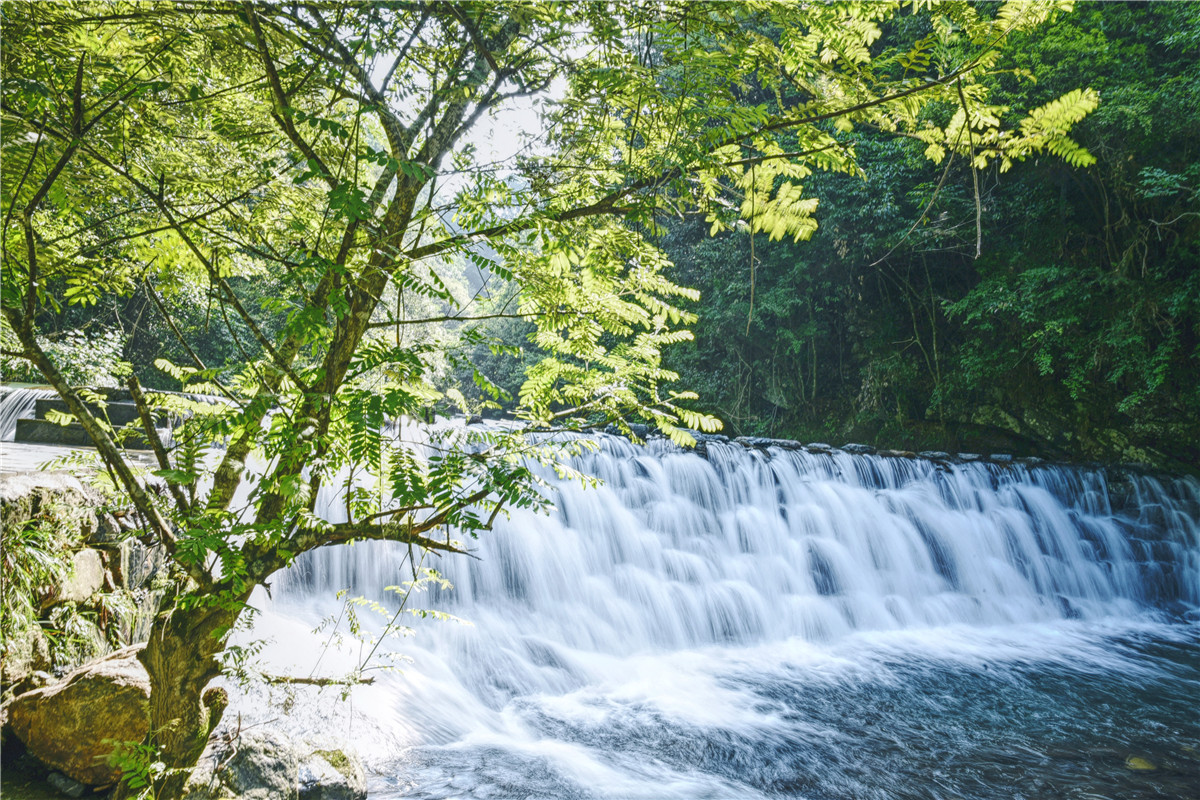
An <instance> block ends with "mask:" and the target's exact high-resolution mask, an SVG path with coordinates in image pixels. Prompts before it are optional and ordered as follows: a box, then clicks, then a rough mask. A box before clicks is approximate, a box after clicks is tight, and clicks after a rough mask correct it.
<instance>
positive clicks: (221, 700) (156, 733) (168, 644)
mask: <svg viewBox="0 0 1200 800" xmlns="http://www.w3.org/2000/svg"><path fill="white" fill-rule="evenodd" d="M240 600H241V601H244V600H245V598H241V599H240ZM241 601H235V602H219V604H213V605H203V606H195V607H191V608H181V607H179V606H177V605H175V604H174V603H169V604H168V607H167V608H165V609H164V610H163V611H161V612H159V614H158V617H157V618H156V619H155V621H154V627H153V632H152V634H151V638H150V640H149V641H148V642H147V643H146V647H145V649H143V650H142V652H141V653H140V655H139V658H140V659H141V661H142V664H143V665H144V666H145V667H146V671H147V672H148V673H149V675H150V733H149V735H148V736H147V744H149V745H150V746H151V747H152V748H153V749H154V750H155V752H156V755H155V758H156V759H157V760H158V761H161V762H162V764H163V765H164V766H165V770H164V771H163V772H162V773H161V774H159V775H157V776H156V777H155V779H154V781H153V788H154V794H153V797H155V798H156V800H178V798H181V797H183V793H184V788H185V787H186V785H187V780H188V777H189V776H190V775H191V772H192V768H193V767H195V765H196V762H197V761H198V760H199V759H200V755H201V754H202V753H203V752H204V747H205V745H206V744H207V743H208V739H209V736H210V735H211V734H212V732H213V730H214V729H215V728H216V727H217V725H218V723H220V721H221V716H222V714H223V713H224V711H225V706H226V705H227V704H228V697H227V695H226V693H225V691H224V690H223V689H207V687H208V684H209V682H210V681H211V680H212V679H213V678H215V677H217V676H218V675H219V674H220V673H221V667H220V663H219V662H218V661H217V659H216V656H217V654H219V653H220V652H221V651H222V650H224V647H225V639H226V636H227V634H228V631H229V630H230V628H231V627H232V626H233V624H234V622H236V621H237V618H238V615H239V614H240V613H241V609H242V607H243V606H242V602H241ZM210 602H214V603H218V601H216V599H215V598H211V599H210ZM138 791H139V790H133V789H130V788H129V787H128V786H126V785H124V784H122V785H121V786H120V787H118V789H117V791H116V793H115V794H114V800H124V799H125V798H131V797H135V796H136V795H137V794H138Z"/></svg>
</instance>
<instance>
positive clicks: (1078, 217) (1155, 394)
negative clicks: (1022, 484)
mask: <svg viewBox="0 0 1200 800" xmlns="http://www.w3.org/2000/svg"><path fill="white" fill-rule="evenodd" d="M1198 45H1200V6H1197V5H1195V4H1189V3H1146V4H1132V3H1088V4H1083V5H1081V6H1079V7H1077V8H1076V9H1075V10H1074V12H1073V13H1071V14H1069V15H1067V16H1065V17H1063V18H1062V19H1061V20H1060V21H1058V22H1056V23H1055V25H1054V26H1053V27H1052V28H1051V29H1050V30H1048V31H1045V32H1041V33H1039V34H1038V35H1036V36H1029V37H1022V38H1021V39H1020V40H1019V44H1017V45H1016V46H1014V47H1013V48H1012V49H1010V50H1009V51H1008V53H1007V55H1006V58H1005V62H1004V64H1003V66H1004V67H1006V68H1008V69H1010V70H1012V72H1010V73H1009V74H1006V75H1002V76H998V77H997V78H996V79H995V80H996V84H995V85H996V90H997V95H996V96H995V99H996V100H997V101H998V102H1000V103H1003V104H1006V105H1012V106H1014V107H1017V108H1020V107H1024V106H1027V105H1031V104H1037V103H1041V102H1045V101H1047V100H1049V99H1051V98H1053V97H1056V96H1058V95H1061V94H1062V93H1064V92H1066V91H1068V90H1070V89H1072V88H1075V87H1078V86H1091V87H1093V88H1095V89H1096V90H1097V91H1099V93H1100V96H1101V105H1100V107H1099V108H1098V110H1097V111H1095V112H1094V113H1093V114H1091V115H1090V116H1089V117H1088V118H1087V119H1085V120H1084V121H1083V122H1081V123H1080V124H1079V125H1078V126H1077V127H1076V129H1075V132H1076V135H1077V137H1078V139H1079V141H1080V142H1081V143H1082V144H1084V145H1085V146H1086V147H1087V148H1088V150H1089V151H1090V152H1091V153H1092V154H1093V155H1094V156H1095V157H1096V163H1095V164H1094V165H1091V166H1089V167H1086V168H1083V167H1072V166H1070V165H1067V164H1064V163H1063V162H1062V161H1059V160H1057V159H1047V158H1042V159H1037V160H1028V161H1025V162H1023V163H1019V164H1016V165H1014V166H1013V168H1012V169H1011V170H1010V171H1008V172H1001V171H1000V170H999V169H998V166H997V165H996V164H993V165H991V166H990V167H989V168H987V169H983V170H980V171H979V172H978V175H977V178H978V181H979V192H980V203H981V209H980V210H981V212H982V213H981V218H980V224H981V228H982V239H981V243H977V229H976V219H975V217H976V207H975V192H974V185H973V178H972V175H971V172H970V170H969V168H968V165H967V160H966V159H962V158H958V159H952V160H950V163H949V164H945V163H944V164H941V165H934V164H931V163H930V162H929V161H927V160H926V159H925V158H924V157H923V156H922V154H921V151H922V150H923V148H924V146H923V145H922V144H920V143H916V142H912V141H905V140H899V139H896V138H894V137H887V136H882V135H880V134H879V133H878V132H874V131H870V130H865V131H862V132H860V133H858V134H857V137H858V143H857V146H858V148H859V153H860V160H861V163H862V164H863V167H864V172H865V176H864V177H861V178H860V177H848V176H843V175H817V176H814V181H813V182H814V184H815V186H816V187H817V188H816V194H817V195H818V196H819V197H820V198H821V205H820V207H819V209H818V211H817V214H816V216H817V218H818V220H819V221H820V225H821V227H820V229H819V230H818V231H817V233H816V234H815V235H814V236H813V238H812V240H811V241H809V242H803V243H800V244H793V243H791V242H788V241H784V242H768V241H766V237H757V238H756V241H755V242H754V243H753V245H752V244H751V241H750V237H749V236H748V235H745V234H735V235H726V236H724V237H718V238H716V239H708V238H707V237H706V233H707V231H706V226H704V225H702V224H701V223H699V222H696V221H686V222H680V223H676V224H674V225H672V226H671V232H670V234H669V235H668V236H667V237H666V238H665V240H664V245H663V246H664V248H665V249H666V250H667V252H668V253H670V254H671V256H672V257H673V258H674V260H675V261H676V263H677V264H678V266H679V267H680V272H679V273H677V278H678V280H680V281H681V282H682V283H684V284H686V285H690V286H695V287H697V288H698V289H700V292H701V297H702V300H701V302H700V304H699V306H698V307H697V311H698V316H699V322H697V324H696V325H695V326H694V331H695V333H696V341H695V343H694V345H687V346H685V347H683V348H680V349H678V350H676V351H674V352H673V353H672V354H671V355H670V356H669V359H668V363H669V364H670V365H671V366H672V367H673V368H675V369H677V370H678V371H679V372H680V373H681V375H682V376H683V380H684V382H685V383H687V384H688V385H689V386H692V387H694V388H696V389H697V390H698V391H699V392H700V394H701V396H702V397H704V398H705V399H706V401H707V402H708V403H709V404H710V405H709V407H710V408H711V409H713V410H714V412H715V413H717V414H718V415H719V416H721V417H722V419H724V420H725V421H726V423H727V426H728V428H729V429H730V431H732V432H735V433H741V434H756V435H768V436H777V437H795V438H801V439H805V440H813V439H821V440H829V439H832V440H835V443H837V442H838V441H865V442H869V443H872V444H877V445H879V446H884V447H887V446H891V447H904V448H914V449H961V450H964V451H967V450H982V451H984V452H988V451H998V450H1002V451H1010V452H1017V453H1023V454H1029V455H1042V456H1049V457H1056V458H1072V459H1101V460H1134V461H1143V462H1152V463H1158V464H1161V465H1167V466H1170V467H1173V468H1182V469H1194V468H1195V465H1196V464H1197V463H1200V449H1198V445H1200V269H1198V268H1197V265H1198V264H1200V236H1198V234H1200V161H1198V158H1197V156H1198V155H1200V153H1198V152H1197V149H1198V147H1200V143H1198V142H1197V139H1196V137H1195V131H1196V130H1197V128H1198V127H1200V104H1197V102H1196V99H1195V98H1196V97H1197V96H1200V63H1198V62H1197V60H1196V58H1195V53H1196V49H1197V46H1198ZM1019 69H1025V70H1030V71H1032V72H1033V73H1034V74H1035V75H1036V76H1037V80H1036V82H1035V81H1033V80H1029V79H1028V78H1022V77H1019V76H1017V74H1016V71H1017V70H1019ZM977 244H980V247H979V254H978V256H977V255H976V247H977ZM752 246H753V248H754V249H753V252H754V265H753V270H752V267H751V248H752ZM751 306H752V310H751Z"/></svg>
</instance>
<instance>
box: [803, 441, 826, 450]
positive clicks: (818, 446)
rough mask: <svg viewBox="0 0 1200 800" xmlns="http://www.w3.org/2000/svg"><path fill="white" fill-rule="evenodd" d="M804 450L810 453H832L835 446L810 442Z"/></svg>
mask: <svg viewBox="0 0 1200 800" xmlns="http://www.w3.org/2000/svg"><path fill="white" fill-rule="evenodd" d="M804 449H805V450H807V451H808V452H810V453H832V452H833V446H832V445H828V444H825V443H824V442H809V443H808V444H806V445H804Z"/></svg>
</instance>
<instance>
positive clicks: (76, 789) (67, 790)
mask: <svg viewBox="0 0 1200 800" xmlns="http://www.w3.org/2000/svg"><path fill="white" fill-rule="evenodd" d="M46 783H48V784H50V785H51V786H53V787H54V788H55V789H57V790H58V791H60V792H62V793H63V794H65V795H66V796H67V797H83V793H84V792H85V791H87V787H86V786H84V785H83V784H82V783H80V782H79V781H77V780H75V779H74V778H69V777H67V776H66V775H63V774H62V773H61V772H51V773H50V774H49V775H47V776H46Z"/></svg>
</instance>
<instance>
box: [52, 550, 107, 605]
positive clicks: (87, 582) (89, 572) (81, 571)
mask: <svg viewBox="0 0 1200 800" xmlns="http://www.w3.org/2000/svg"><path fill="white" fill-rule="evenodd" d="M72 560H73V561H74V565H73V566H72V568H71V575H70V576H69V577H68V578H67V579H66V580H65V581H63V584H62V586H59V587H58V591H56V592H55V593H54V595H53V597H52V598H51V599H50V600H49V601H48V602H47V603H46V605H55V604H57V603H85V602H87V600H88V598H90V597H91V596H92V595H94V594H95V593H96V592H98V591H100V590H101V589H103V588H104V560H103V559H101V558H100V553H99V552H98V551H96V550H92V549H91V548H90V547H85V548H84V549H83V550H80V551H79V552H77V553H76V554H75V555H74V556H73V557H72Z"/></svg>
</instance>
